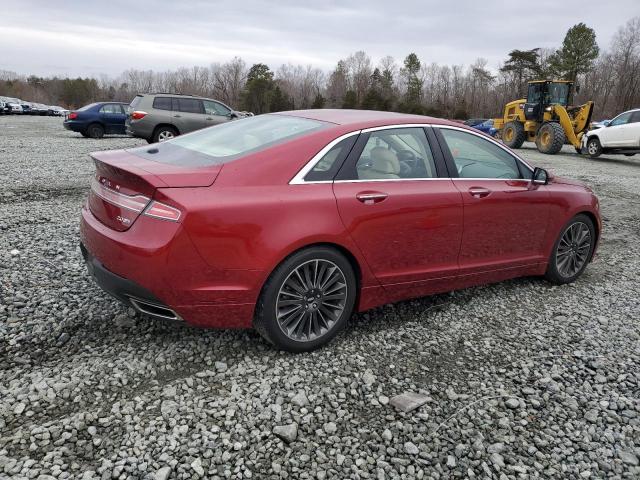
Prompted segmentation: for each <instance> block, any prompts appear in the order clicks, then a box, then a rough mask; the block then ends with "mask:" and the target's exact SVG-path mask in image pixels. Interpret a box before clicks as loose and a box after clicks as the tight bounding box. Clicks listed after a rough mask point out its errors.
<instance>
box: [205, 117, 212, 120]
mask: <svg viewBox="0 0 640 480" xmlns="http://www.w3.org/2000/svg"><path fill="white" fill-rule="evenodd" d="M205 120H213V118H212V117H207V118H205Z"/></svg>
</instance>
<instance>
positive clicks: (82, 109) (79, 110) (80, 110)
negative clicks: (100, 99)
mask: <svg viewBox="0 0 640 480" xmlns="http://www.w3.org/2000/svg"><path fill="white" fill-rule="evenodd" d="M96 105H98V104H97V103H90V104H89V105H85V106H84V107H81V108H79V109H78V110H77V111H78V112H82V111H84V110H89V109H90V108H93V107H95V106H96Z"/></svg>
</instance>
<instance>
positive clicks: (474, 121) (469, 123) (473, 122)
mask: <svg viewBox="0 0 640 480" xmlns="http://www.w3.org/2000/svg"><path fill="white" fill-rule="evenodd" d="M487 120H489V119H488V118H470V119H469V120H465V121H464V122H463V123H464V124H465V125H467V126H469V127H474V126H476V125H480V124H481V123H484V122H486V121H487Z"/></svg>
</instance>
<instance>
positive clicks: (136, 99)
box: [127, 95, 142, 112]
mask: <svg viewBox="0 0 640 480" xmlns="http://www.w3.org/2000/svg"><path fill="white" fill-rule="evenodd" d="M140 100H142V95H136V96H135V97H133V100H131V103H130V104H129V108H127V110H128V111H130V112H131V111H133V110H134V109H135V108H136V107H137V106H138V104H139V103H140Z"/></svg>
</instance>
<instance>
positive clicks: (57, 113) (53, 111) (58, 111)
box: [47, 105, 69, 117]
mask: <svg viewBox="0 0 640 480" xmlns="http://www.w3.org/2000/svg"><path fill="white" fill-rule="evenodd" d="M66 113H69V110H65V109H64V108H62V107H59V106H57V105H53V106H49V107H48V109H47V115H49V116H50V117H51V116H52V117H61V116H63V115H64V114H66Z"/></svg>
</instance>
